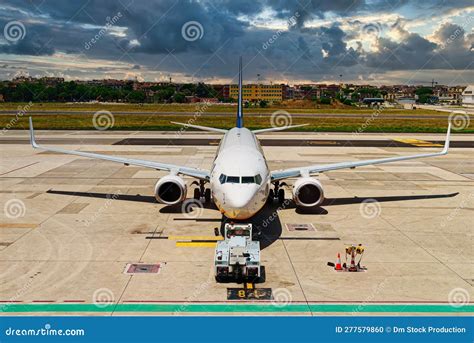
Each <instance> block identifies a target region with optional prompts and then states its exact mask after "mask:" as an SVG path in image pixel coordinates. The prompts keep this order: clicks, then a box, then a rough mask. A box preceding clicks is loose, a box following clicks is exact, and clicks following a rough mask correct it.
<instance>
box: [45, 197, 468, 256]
mask: <svg viewBox="0 0 474 343" xmlns="http://www.w3.org/2000/svg"><path fill="white" fill-rule="evenodd" d="M46 193H49V194H59V195H72V196H81V197H89V198H99V199H114V200H123V201H135V202H143V203H157V201H156V199H155V197H154V196H148V195H140V194H136V195H128V194H109V193H96V192H72V191H57V190H48V191H47V192H46ZM458 194H459V193H458V192H457V193H449V194H427V195H400V196H378V197H352V198H349V197H347V198H326V199H325V200H324V201H323V203H322V205H321V206H320V207H315V208H308V209H303V208H298V207H297V206H296V204H295V203H294V201H293V200H291V199H286V200H285V202H284V203H283V204H281V205H279V204H276V203H273V204H266V205H265V206H264V207H263V208H262V209H261V210H260V211H259V212H258V213H257V214H256V215H255V216H253V217H252V218H250V219H247V220H245V222H246V223H249V222H250V223H252V226H253V229H254V239H257V240H259V241H260V247H261V249H265V248H266V247H268V246H270V245H271V244H273V243H274V242H275V241H276V240H278V239H279V238H280V236H281V234H282V230H283V229H282V223H281V221H280V217H279V215H278V211H279V210H286V209H294V210H295V212H296V213H298V214H303V215H307V214H310V215H326V214H328V211H327V210H326V209H325V207H330V206H339V205H350V204H360V203H362V202H364V201H367V200H369V199H370V200H375V201H378V202H394V201H411V200H423V199H441V198H451V197H455V196H456V195H458ZM203 206H204V208H207V209H215V210H217V207H216V206H215V205H214V203H210V204H209V203H207V204H203ZM160 213H182V206H181V204H178V205H172V206H165V207H162V208H161V209H160ZM177 220H181V219H180V218H178V219H177ZM182 220H193V221H205V222H208V221H215V222H220V228H216V230H218V231H219V232H220V234H221V235H224V226H225V224H226V223H228V222H231V221H233V220H231V219H229V218H227V217H225V216H222V218H221V219H217V218H189V219H188V218H183V219H182ZM235 222H237V221H235Z"/></svg>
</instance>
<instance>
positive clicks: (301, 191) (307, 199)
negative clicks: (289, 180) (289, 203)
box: [293, 177, 324, 207]
mask: <svg viewBox="0 0 474 343" xmlns="http://www.w3.org/2000/svg"><path fill="white" fill-rule="evenodd" d="M293 200H294V201H295V203H296V205H298V206H302V207H314V206H318V205H319V204H321V203H322V202H323V200H324V191H323V186H322V185H321V183H320V182H319V181H318V180H316V179H314V178H312V177H302V178H299V179H298V180H296V182H295V183H294V184H293Z"/></svg>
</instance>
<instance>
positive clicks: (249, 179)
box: [219, 174, 262, 185]
mask: <svg viewBox="0 0 474 343" xmlns="http://www.w3.org/2000/svg"><path fill="white" fill-rule="evenodd" d="M219 182H220V183H221V184H223V183H256V184H257V185H260V184H261V183H262V177H261V176H260V174H257V175H255V176H242V177H240V176H227V175H224V174H221V175H220V176H219Z"/></svg>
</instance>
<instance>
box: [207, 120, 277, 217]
mask: <svg viewBox="0 0 474 343" xmlns="http://www.w3.org/2000/svg"><path fill="white" fill-rule="evenodd" d="M210 188H211V193H212V197H213V199H214V203H215V204H216V206H217V207H218V208H219V210H220V212H221V213H222V214H224V215H225V216H226V217H228V218H231V219H248V218H250V217H252V216H253V215H254V214H256V213H257V212H258V211H259V210H260V209H261V208H262V207H263V206H264V205H265V202H266V201H267V198H268V194H269V192H270V171H269V169H268V165H267V162H266V160H265V156H264V154H263V150H262V148H261V146H260V143H259V141H258V139H257V137H256V136H255V134H254V133H252V132H251V131H250V130H248V129H246V128H233V129H231V130H229V131H228V132H227V133H226V134H225V135H224V137H223V138H222V140H221V143H220V145H219V148H218V150H217V153H216V157H215V159H214V163H213V165H212V169H211V178H210Z"/></svg>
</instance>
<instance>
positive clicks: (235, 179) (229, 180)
mask: <svg viewBox="0 0 474 343" xmlns="http://www.w3.org/2000/svg"><path fill="white" fill-rule="evenodd" d="M225 182H227V183H239V182H240V177H239V176H227V179H226V181H225Z"/></svg>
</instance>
